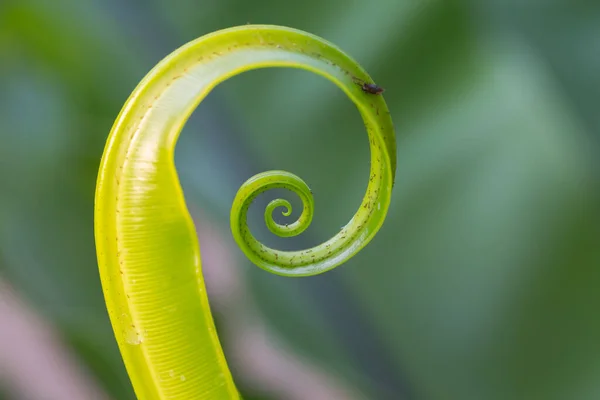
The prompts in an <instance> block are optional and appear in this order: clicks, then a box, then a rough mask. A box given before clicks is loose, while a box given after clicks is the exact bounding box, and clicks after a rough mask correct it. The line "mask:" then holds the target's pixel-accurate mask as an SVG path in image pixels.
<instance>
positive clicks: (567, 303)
mask: <svg viewBox="0 0 600 400" xmlns="http://www.w3.org/2000/svg"><path fill="white" fill-rule="evenodd" d="M248 22H250V23H269V24H278V25H286V26H291V27H295V28H299V29H303V30H306V31H309V32H311V33H314V34H317V35H319V36H322V37H324V38H326V39H327V40H330V41H332V42H333V43H335V44H336V45H338V46H340V47H341V48H342V49H344V51H346V52H347V53H349V54H350V55H351V56H352V57H354V58H355V59H357V60H358V62H359V63H361V64H362V65H363V66H364V67H365V68H366V70H367V71H369V73H370V74H371V76H373V78H374V79H375V81H376V82H377V83H378V84H380V85H381V86H383V87H385V88H386V92H385V99H386V101H387V102H388V105H389V107H390V110H391V113H392V118H393V120H394V123H395V126H396V131H397V135H398V170H397V178H396V187H395V189H394V193H393V199H392V200H393V201H392V205H391V207H390V212H389V216H388V219H387V220H386V222H385V224H384V226H383V228H382V230H381V231H380V233H378V235H377V236H376V237H375V239H374V240H373V242H371V243H370V244H369V245H368V246H367V247H366V248H365V249H364V250H363V251H362V252H361V253H359V254H358V255H357V256H356V257H355V258H353V259H352V260H351V261H350V262H348V263H347V264H346V265H344V266H343V267H340V268H338V269H336V270H335V271H332V272H329V273H327V274H324V275H322V276H318V277H312V278H303V279H290V278H282V277H278V276H273V275H270V274H268V273H266V272H263V271H262V270H260V269H258V268H256V267H255V266H253V265H251V264H250V263H249V262H248V261H247V260H246V259H245V258H244V257H243V256H242V253H241V251H239V250H238V249H237V248H236V247H235V246H234V242H233V239H232V238H231V237H230V235H229V228H228V213H229V208H230V204H231V201H232V199H233V196H234V195H235V193H236V191H237V189H238V187H239V186H240V184H241V183H242V182H243V181H244V180H246V179H247V178H249V177H250V176H252V175H254V174H255V173H258V172H261V171H266V170H269V169H284V170H288V171H291V172H293V173H295V174H297V175H299V176H300V177H302V178H303V179H304V180H305V181H306V182H307V183H308V184H309V185H310V186H311V188H312V189H313V192H314V193H315V202H316V214H315V218H314V222H313V225H312V226H311V227H310V228H309V229H308V230H307V231H306V233H305V234H303V235H301V236H300V237H298V238H294V239H286V240H282V239H278V238H272V237H269V236H268V235H267V234H266V233H265V229H264V227H263V226H262V225H263V224H262V223H261V215H262V210H263V208H261V207H262V206H263V205H264V204H266V202H267V200H268V199H271V198H273V197H274V196H275V194H272V195H269V196H270V197H268V196H267V197H265V198H264V199H263V198H261V199H260V201H259V202H258V204H257V205H256V207H253V222H252V226H253V227H254V229H255V230H256V231H257V232H258V236H259V237H260V238H264V240H265V241H266V242H267V243H269V244H270V245H277V246H280V247H282V248H300V247H305V246H308V245H312V244H315V243H318V242H320V241H322V240H324V239H327V238H328V237H330V236H331V235H332V234H333V233H334V232H335V231H336V230H338V229H339V227H340V226H342V225H344V224H345V223H346V222H347V220H348V219H349V218H350V217H351V215H352V214H353V213H354V211H355V209H356V208H357V207H358V206H359V204H360V201H361V198H362V194H363V192H364V190H365V187H366V183H367V180H368V163H369V158H368V144H367V137H366V135H365V133H364V127H363V126H362V123H361V119H360V117H359V114H358V112H357V111H356V110H355V109H354V106H353V105H352V104H351V103H350V102H349V101H348V100H347V99H346V98H345V96H344V95H343V93H342V92H341V91H340V90H339V89H337V88H336V87H334V86H333V85H332V84H330V83H329V82H327V81H325V80H324V79H323V78H321V77H319V76H316V75H313V74H310V73H308V72H304V71H298V70H291V69H285V70H284V69H266V70H260V71H253V72H248V73H245V74H243V75H241V76H237V77H235V78H233V79H231V80H229V81H227V82H225V83H223V84H222V85H220V86H219V87H217V88H216V89H215V90H214V91H213V92H212V93H211V94H210V95H209V97H208V98H207V99H206V100H205V101H204V102H203V103H202V104H201V105H200V106H199V108H198V109H197V110H196V112H195V113H194V115H193V117H192V118H191V120H190V121H189V122H188V124H187V125H186V127H185V128H184V131H183V134H182V138H181V139H180V142H179V145H178V148H177V152H176V161H177V166H178V170H179V172H180V177H181V180H182V183H183V186H184V190H185V193H186V197H187V201H188V204H189V206H190V209H191V210H192V211H193V214H194V215H195V216H196V221H197V224H198V228H199V229H202V226H203V224H204V225H205V226H208V225H209V226H210V229H209V230H208V233H205V235H207V236H208V237H209V238H210V239H211V240H212V242H211V243H210V244H208V245H206V244H205V245H203V244H202V243H203V242H202V235H200V236H201V246H202V250H203V255H204V254H205V249H206V251H212V252H215V251H216V250H214V249H215V248H216V247H215V246H217V245H218V246H221V247H220V248H221V252H220V253H218V254H217V255H216V256H215V260H214V261H211V262H208V261H206V262H205V264H206V265H207V268H208V265H214V268H213V267H211V268H212V269H211V271H212V272H211V274H213V275H214V276H218V274H222V273H224V272H226V271H228V272H227V273H229V274H230V275H229V278H227V277H226V278H223V279H221V278H222V277H221V278H216V279H215V280H210V279H208V278H207V285H208V286H209V293H210V290H211V288H212V290H213V292H212V293H214V294H215V301H214V302H213V304H212V306H213V308H214V313H215V318H216V322H217V324H218V327H219V330H220V331H221V332H222V335H223V336H222V337H223V344H224V347H225V352H226V355H227V356H228V357H230V358H231V363H232V369H233V370H234V374H235V376H236V382H238V383H239V386H240V390H242V392H243V393H244V395H245V396H246V398H247V399H293V398H306V399H309V398H310V399H315V400H320V399H324V400H325V399H327V398H340V399H342V398H366V399H406V400H413V399H425V400H429V399H431V400H455V399H456V400H471V399H473V400H482V399H485V400H488V399H489V400H496V399H497V400H513V399H517V400H521V399H523V400H537V399H541V400H554V399H557V400H562V399H569V400H570V399H576V400H588V399H589V400H592V399H599V398H600V379H598V377H599V376H600V340H599V339H600V314H599V313H598V306H599V305H600V179H599V178H600V163H599V161H600V147H599V144H600V112H599V111H598V107H599V106H600V73H599V71H600V3H599V2H597V1H583V0H582V1H573V0H548V1H533V0H532V1H529V2H527V1H523V2H518V1H502V0H478V1H477V0H471V1H468V0H450V1H442V0H404V1H403V0H385V1H384V0H381V1H372V2H370V3H369V2H366V1H341V0H329V1H317V0H306V1H304V2H282V1H268V0H256V1H245V0H221V1H217V0H212V1H207V0H196V1H194V0H174V1H160V0H150V1H145V2H144V1H140V0H129V1H118V0H105V1H100V0H55V1H43V0H1V1H0V188H1V189H0V280H2V281H3V282H4V284H5V287H4V289H2V286H0V293H3V291H4V295H5V296H6V293H8V292H9V291H10V293H12V295H11V296H13V298H17V299H19V300H18V302H16V303H15V302H14V301H13V302H9V301H7V300H6V299H5V303H4V304H5V305H4V306H3V307H0V349H4V350H3V352H4V353H2V351H0V398H1V397H2V396H4V398H6V399H21V398H23V399H25V398H27V399H29V398H30V397H27V396H26V395H25V394H23V393H22V391H23V387H32V388H34V387H35V386H36V385H37V386H40V390H41V391H42V392H44V390H46V389H44V387H43V385H44V384H45V382H46V380H45V379H44V377H43V375H44V374H45V373H48V374H50V373H51V372H52V373H57V372H60V371H59V370H60V365H62V364H60V363H59V362H58V361H56V359H55V358H53V357H52V356H48V357H50V358H46V359H44V357H45V356H44V354H43V351H42V350H36V349H38V347H37V345H36V342H35V338H34V339H30V338H29V336H28V335H27V334H26V332H27V329H28V328H26V327H23V330H22V331H19V329H20V328H19V327H18V326H17V325H18V324H17V323H15V322H14V320H12V321H13V322H12V323H10V321H11V319H10V318H7V315H9V313H10V312H13V314H14V315H20V314H19V312H15V310H16V308H15V307H13V306H11V304H27V305H28V307H29V308H30V309H31V310H33V312H34V314H35V315H36V316H37V317H35V318H39V319H40V320H41V321H44V324H45V325H44V326H47V327H48V329H50V330H51V331H53V332H55V335H56V337H57V338H58V340H57V343H58V344H57V345H56V346H58V348H59V349H61V350H60V351H63V352H67V353H68V354H70V357H73V359H74V360H76V361H77V366H76V367H75V370H77V371H80V372H81V371H85V375H86V376H88V377H89V378H90V382H88V383H87V385H88V386H94V387H96V388H97V390H98V392H96V393H104V394H102V395H100V394H97V395H90V398H92V397H93V398H106V397H101V396H104V395H106V396H108V397H107V398H112V399H132V398H133V392H132V390H131V388H130V384H129V381H128V378H127V375H126V373H125V370H124V367H123V365H122V362H121V359H120V356H119V353H118V350H117V347H116V344H115V343H114V338H113V336H112V330H111V327H110V323H109V321H108V318H107V314H106V310H105V308H104V300H103V297H102V291H101V288H100V282H99V277H98V272H97V266H96V258H95V249H94V238H93V197H94V188H95V183H96V173H97V168H98V166H99V162H100V157H101V155H102V151H103V147H104V143H105V140H106V138H107V135H108V132H109V130H110V128H111V126H112V123H113V121H114V120H115V118H116V116H117V114H118V112H119V110H120V108H121V107H122V105H123V103H124V102H125V100H126V98H127V97H128V95H129V94H130V92H131V91H132V90H133V89H134V87H135V86H136V85H137V83H138V82H139V81H140V80H141V79H142V78H143V76H144V75H145V74H146V73H147V72H148V71H149V70H150V69H151V68H152V67H153V66H154V65H155V64H156V63H157V62H158V61H160V60H161V59H162V58H163V57H164V56H166V55H167V54H169V53H170V52H171V51H173V50H175V49H176V48H178V47H179V46H181V45H183V44H184V43H186V42H187V41H190V40H193V39H195V38H197V37H199V36H201V35H203V34H206V33H209V32H211V31H214V30H217V29H221V28H226V27H230V26H234V25H242V24H246V23H248ZM215 243H216V244H215ZM219 279H221V280H219ZM211 282H214V283H211ZM9 286H10V288H11V289H10V290H9V289H7V288H8V287H9ZM235 293H238V294H239V293H242V294H241V295H239V296H238V297H235V296H234V294H235ZM218 296H221V297H220V298H224V299H225V300H223V301H222V302H221V303H220V302H219V300H218V298H219V297H218ZM228 296H229V297H228ZM232 296H233V297H232ZM211 299H212V297H211ZM249 299H252V300H251V301H250V300H249ZM211 301H212V300H211ZM1 303H2V298H1V297H0V304H1ZM6 304H8V306H7V305H6ZM219 304H221V306H219ZM248 304H251V305H248ZM1 310H3V311H1ZM7 310H8V311H7ZM11 310H12V311H11ZM3 312H4V315H2V313H3ZM13 314H10V315H13ZM252 315H254V317H252V318H255V319H253V321H260V324H261V325H260V326H264V329H266V332H269V335H265V336H262V335H261V334H258V335H255V336H256V337H258V338H259V339H258V340H259V342H260V340H261V339H260V338H261V337H264V340H263V343H262V345H271V344H272V343H275V339H273V342H271V339H268V338H270V337H273V338H277V339H276V341H277V343H282V346H281V348H280V349H279V350H277V348H276V349H275V350H274V351H275V352H276V353H277V352H279V353H280V354H284V357H283V358H284V359H286V360H288V361H287V362H291V363H295V362H297V363H299V364H298V365H302V366H303V367H302V368H304V370H305V371H318V373H316V374H315V375H314V377H313V378H314V379H313V378H311V377H310V376H309V378H307V379H306V381H301V383H300V384H299V383H298V382H300V381H299V380H298V379H299V378H298V376H300V374H296V373H294V372H293V371H294V370H291V372H290V373H289V374H287V375H285V371H284V369H283V368H277V364H276V363H275V362H274V361H273V358H272V357H271V356H268V355H267V353H262V352H261V350H260V348H261V347H260V346H257V345H256V343H257V342H252V340H251V339H248V340H247V341H244V340H242V339H247V338H248V337H249V336H251V335H248V334H247V331H246V328H244V325H243V324H242V325H235V324H236V323H238V322H239V321H240V320H244V318H251V317H249V316H252ZM228 318H229V319H228ZM232 321H233V322H232ZM236 321H238V322H236ZM19 326H20V325H19ZM236 326H237V327H238V328H239V327H240V326H241V328H239V329H236V328H235V327H236ZM248 326H250V327H251V326H254V325H252V323H250V325H248ZM248 329H250V328H248ZM261 329H262V328H261ZM34 331H35V329H34ZM7 332H13V336H11V335H10V334H8V333H7ZM14 332H17V333H16V334H15V333H14ZM19 332H20V333H19ZM15 338H16V339H15ZM28 340H31V342H28ZM17 342H18V343H17ZM61 346H62V347H61ZM244 346H246V347H244ZM275 347H277V346H275ZM21 348H23V349H28V351H25V350H23V351H21V350H18V349H21ZM283 348H285V350H283ZM10 349H13V350H14V351H13V352H12V353H15V354H12V353H10V352H9V350H10ZM15 349H17V350H15ZM245 351H255V353H257V355H256V354H255V358H253V359H251V362H250V364H249V363H248V361H247V360H248V358H244V357H245V356H244V354H246V353H244V352H245ZM11 354H12V355H11ZM269 354H270V353H269ZM36 356H37V357H42V361H39V360H38V361H35V360H36ZM11 357H12V358H11ZM29 359H31V360H32V361H31V363H33V364H35V365H37V366H38V367H40V366H42V367H43V368H38V371H39V374H37V373H36V375H31V374H29V373H28V372H27V371H29V370H27V369H19V368H20V367H18V365H20V364H19V363H18V362H17V361H18V360H20V361H23V362H25V364H26V361H27V360H29ZM15 360H17V361H15ZM240 360H241V361H240ZM244 360H246V362H244ZM238 361H239V362H238ZM17 364H18V365H17ZM259 364H260V366H255V365H259ZM269 366H271V367H273V369H274V370H277V371H279V373H281V374H283V375H281V377H278V378H277V379H271V380H270V378H273V377H274V376H275V375H273V373H270V372H269V371H270V370H269ZM23 368H25V367H23ZM261 368H262V369H261ZM273 369H271V371H272V370H273ZM44 371H46V372H44ZM261 371H264V372H261ZM28 374H29V375H28ZM261 374H263V375H261ZM24 375H25V376H24ZM250 375H252V376H259V378H257V379H247V378H245V377H248V376H250ZM260 376H262V378H261V377H260ZM277 376H279V375H277ZM19 379H21V380H23V379H24V380H25V382H26V385H22V384H20V383H19V382H21V381H20V380H19ZM73 379H74V380H76V379H75V378H73ZM261 379H262V380H261ZM69 382H70V381H69ZM273 382H275V383H273ZM319 382H321V383H319ZM323 382H325V383H323ZM327 382H329V383H327ZM331 382H336V383H335V384H332V383H331ZM69 384H70V383H65V384H64V385H65V386H68V385H69ZM328 384H332V385H337V387H341V388H345V390H347V392H346V393H350V394H351V395H342V394H338V395H331V394H323V393H330V392H326V391H321V392H319V391H318V390H317V389H315V387H313V385H316V386H319V385H325V386H327V385H328ZM274 385H275V386H277V389H276V390H275V389H274ZM294 385H296V386H298V385H300V386H301V387H300V388H295V389H294ZM311 388H312V389H311ZM293 390H296V392H295V393H296V394H295V395H292V394H291V393H292V391H293ZM311 390H317V391H313V392H311ZM286 391H287V392H286ZM303 391H304V392H303ZM45 393H47V396H48V397H43V396H42V397H35V399H37V398H39V399H44V400H48V399H54V398H56V397H52V396H51V395H50V394H48V393H50V392H49V391H48V390H46V392H45ZM286 393H288V394H286ZM298 393H300V394H299V395H298ZM302 393H305V394H304V395H302ZM308 393H321V394H308ZM294 396H295V397H294Z"/></svg>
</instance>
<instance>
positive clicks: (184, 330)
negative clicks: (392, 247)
mask: <svg viewBox="0 0 600 400" xmlns="http://www.w3.org/2000/svg"><path fill="white" fill-rule="evenodd" d="M266 67H292V68H301V69H304V70H308V71H312V72H314V73H316V74H319V75H321V76H323V77H325V78H327V79H329V80H330V81H332V82H333V83H334V84H336V85H337V86H338V87H339V88H340V89H342V91H343V92H344V93H345V94H346V95H347V96H348V98H349V99H350V100H351V101H353V102H354V104H355V105H356V107H357V108H358V110H359V112H360V114H361V115H362V117H363V121H364V123H365V127H366V128H367V133H368V135H369V143H370V148H371V174H370V178H369V182H368V183H367V189H366V193H365V196H364V199H363V202H362V204H361V205H360V208H359V209H358V211H357V212H356V214H355V215H354V216H353V217H352V218H351V220H350V222H349V223H348V224H347V225H346V226H345V227H344V228H342V230H341V231H340V232H338V233H337V234H336V235H335V236H334V237H333V238H332V239H330V240H329V241H327V242H326V243H323V244H321V245H319V246H316V247H314V248H312V249H306V250H303V251H298V252H278V251H276V250H274V249H270V248H267V247H266V246H263V245H262V244H260V243H258V242H256V240H255V239H254V237H253V236H252V235H251V234H250V233H249V230H248V229H247V225H246V221H245V211H246V210H247V207H248V205H249V204H250V202H251V201H252V199H253V198H254V197H255V195H256V194H257V193H260V192H262V191H264V190H266V189H269V188H271V187H285V188H288V189H290V190H293V191H295V192H296V193H297V194H298V195H299V196H300V197H301V199H302V201H303V204H304V211H303V213H302V216H301V217H300V219H299V221H298V222H296V223H294V224H290V226H285V225H277V224H276V223H275V222H274V221H273V220H272V211H273V210H274V209H275V208H276V207H279V206H283V207H288V206H289V203H287V202H286V201H285V200H275V201H274V202H273V203H272V204H271V205H270V207H268V208H267V211H266V212H265V217H266V221H267V224H268V226H269V228H270V229H271V230H272V231H273V232H275V233H277V234H279V235H281V236H293V235H296V234H298V233H300V232H301V231H303V230H304V229H305V228H306V227H307V226H308V224H310V221H311V219H312V206H313V197H312V193H311V192H310V189H308V186H307V185H306V184H305V183H304V182H303V181H302V180H301V179H300V178H298V177H296V176H295V175H293V174H290V173H287V172H284V171H270V172H266V173H264V174H259V175H257V176H255V177H252V178H250V179H249V180H248V181H247V182H246V183H245V184H244V185H243V186H242V187H241V188H240V190H239V192H238V194H237V196H236V198H235V199H234V202H233V206H232V213H231V228H232V233H233V235H234V238H235V240H236V241H237V243H238V244H239V245H240V247H241V249H242V250H243V252H244V253H245V254H246V255H247V256H248V258H249V259H250V260H252V261H253V262H254V263H255V264H257V265H258V266H260V267H261V268H264V269H265V270H268V271H270V272H273V273H277V274H280V275H286V276H308V275H315V274H319V273H322V272H325V271H327V270H329V269H331V268H334V267H336V266H338V265H340V264H342V263H343V262H345V261H346V260H348V259H349V258H351V257H352V256H353V255H354V254H356V253H357V252H358V251H359V250H360V249H362V248H363V247H364V246H365V245H366V244H367V243H368V242H369V241H370V240H371V239H372V237H373V236H374V235H375V233H376V232H377V231H378V230H379V228H380V227H381V225H382V223H383V220H384V219H385V216H386V213H387V210H388V207H389V203H390V196H391V191H392V188H393V185H394V179H395V171H396V141H395V134H394V129H393V125H392V121H391V118H390V115H389V112H388V108H387V106H386V104H385V101H384V100H383V97H382V96H380V95H372V94H368V93H365V92H363V91H362V90H361V88H360V85H359V84H357V80H362V81H364V82H367V83H372V82H373V81H372V80H371V78H370V77H369V76H368V75H367V73H366V72H365V71H364V70H363V69H362V68H361V67H360V66H359V65H358V63H356V62H355V61H354V60H352V59H351V58H350V57H349V56H347V55H346V54H345V53H344V52H342V51H341V50H340V49H339V48H337V47H336V46H334V45H333V44H331V43H329V42H327V41H326V40H324V39H322V38H319V37H317V36H314V35H312V34H309V33H306V32H303V31H300V30H296V29H291V28H287V27H281V26H273V25H245V26H240V27H234V28H229V29H224V30H220V31H217V32H214V33H211V34H208V35H205V36H203V37H200V38H198V39H196V40H194V41H192V42H190V43H188V44H186V45H184V46H182V47H181V48H179V49H177V50H176V51H174V52H173V53H171V54H170V55H169V56H167V57H166V58H165V59H163V60H162V61H161V62H160V63H159V64H157V65H156V66H155V67H154V68H153V69H152V71H150V72H149V73H148V75H147V76H146V77H145V78H144V79H143V80H142V81H141V82H140V84H139V85H138V86H137V88H136V89H135V90H134V92H133V93H132V94H131V96H130V97H129V99H128V100H127V102H126V103H125V105H124V107H123V109H122V110H121V112H120V114H119V116H118V117H117V120H116V122H115V124H114V126H113V128H112V130H111V132H110V135H109V138H108V141H107V144H106V148H105V151H104V154H103V157H102V161H101V165H100V170H99V175H98V182H97V188H96V199H95V238H96V248H97V256H98V266H99V272H100V278H101V281H102V287H103V291H104V296H105V301H106V306H107V309H108V313H109V316H110V320H111V323H112V326H113V329H114V333H115V337H116V340H117V343H118V345H119V349H120V351H121V354H122V357H123V360H124V363H125V366H126V368H127V371H128V374H129V377H130V379H131V382H132V385H133V388H134V390H135V393H136V396H137V397H138V398H139V399H161V400H162V399H238V398H239V394H238V391H237V389H236V387H235V384H234V382H233V379H232V377H231V373H230V371H229V368H228V365H227V362H226V360H225V357H224V354H223V351H222V348H221V345H220V343H219V338H218V336H217V334H216V331H215V326H214V322H213V319H212V315H211V312H210V308H209V304H208V298H207V295H206V290H205V284H204V279H203V276H202V272H201V262H200V249H199V244H198V241H197V236H196V231H195V227H194V224H193V221H192V219H191V216H190V214H189V211H188V209H187V207H186V204H185V199H184V194H183V191H182V188H181V185H180V183H179V179H178V176H177V172H176V169H175V163H174V151H175V145H176V142H177V139H178V136H179V133H180V131H181V129H182V128H183V126H184V124H185V122H186V121H187V119H188V118H189V116H190V115H191V113H192V112H193V111H194V109H195V108H196V107H197V106H198V104H199V103H200V101H201V100H202V99H203V98H204V97H205V96H206V95H207V94H208V93H209V92H210V90H212V88H214V87H215V86H216V85H217V84H219V83H220V82H222V81H224V80H226V79H228V78H230V77H232V76H234V75H237V74H239V73H242V72H244V71H248V70H252V69H257V68H266ZM259 95H260V93H257V96H259ZM340 147H343V144H340ZM285 151H289V149H286V150H285ZM287 213H289V209H288V210H287V212H286V214H287ZM316 255H318V256H316Z"/></svg>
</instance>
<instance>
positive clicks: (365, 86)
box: [353, 78, 385, 95]
mask: <svg viewBox="0 0 600 400" xmlns="http://www.w3.org/2000/svg"><path fill="white" fill-rule="evenodd" d="M353 80H354V83H356V84H357V85H359V86H360V88H361V89H362V91H363V92H365V93H369V94H375V95H377V94H381V93H383V92H384V91H385V89H384V88H382V87H381V86H377V85H376V84H374V83H367V82H365V81H363V80H362V79H358V78H353Z"/></svg>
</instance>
